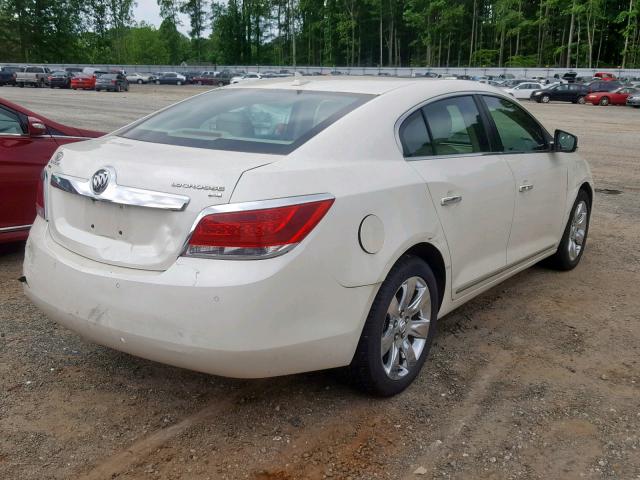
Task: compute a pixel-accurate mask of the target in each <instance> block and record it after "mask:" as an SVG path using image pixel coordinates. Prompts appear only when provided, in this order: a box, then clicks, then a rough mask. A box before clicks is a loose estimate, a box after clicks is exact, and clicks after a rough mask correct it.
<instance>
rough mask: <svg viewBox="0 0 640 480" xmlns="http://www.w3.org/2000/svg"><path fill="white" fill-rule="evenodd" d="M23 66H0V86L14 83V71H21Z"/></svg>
mask: <svg viewBox="0 0 640 480" xmlns="http://www.w3.org/2000/svg"><path fill="white" fill-rule="evenodd" d="M22 68H23V67H2V68H0V86H1V85H13V86H15V85H16V73H17V72H20V71H22Z"/></svg>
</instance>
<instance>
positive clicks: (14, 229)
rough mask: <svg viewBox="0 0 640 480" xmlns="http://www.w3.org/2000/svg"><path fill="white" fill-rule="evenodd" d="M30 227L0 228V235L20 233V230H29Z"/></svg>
mask: <svg viewBox="0 0 640 480" xmlns="http://www.w3.org/2000/svg"><path fill="white" fill-rule="evenodd" d="M30 228H31V225H16V226H15V227H0V233H9V232H20V231H21V230H29V229H30Z"/></svg>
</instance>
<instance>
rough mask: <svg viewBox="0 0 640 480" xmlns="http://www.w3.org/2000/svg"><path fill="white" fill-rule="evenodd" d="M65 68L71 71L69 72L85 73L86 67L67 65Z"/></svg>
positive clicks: (66, 70)
mask: <svg viewBox="0 0 640 480" xmlns="http://www.w3.org/2000/svg"><path fill="white" fill-rule="evenodd" d="M64 70H65V72H69V73H83V72H84V68H83V67H67V68H65V69H64Z"/></svg>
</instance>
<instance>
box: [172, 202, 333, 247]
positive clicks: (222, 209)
mask: <svg viewBox="0 0 640 480" xmlns="http://www.w3.org/2000/svg"><path fill="white" fill-rule="evenodd" d="M335 198H336V197H334V196H333V195H330V194H328V193H314V194H311V195H298V196H294V197H284V198H273V199H270V200H257V201H253V202H239V203H225V204H223V205H212V206H210V207H207V208H205V209H204V210H202V211H201V212H200V213H199V214H198V215H197V216H196V219H195V220H194V221H193V224H192V225H191V228H190V229H189V233H188V234H187V238H186V239H185V241H184V243H183V245H182V249H181V250H180V255H179V256H180V257H182V256H187V257H191V258H193V257H195V258H210V259H217V260H263V259H267V258H274V257H278V256H280V255H284V254H285V253H287V252H288V251H290V250H292V249H293V248H294V247H295V246H296V245H298V244H297V243H293V244H291V245H287V246H286V247H285V248H283V249H281V250H277V251H275V252H272V253H270V254H268V255H264V256H256V257H253V256H241V255H219V256H215V255H206V256H205V255H187V249H188V248H189V241H190V240H191V237H192V235H193V232H194V231H195V230H196V227H197V226H198V223H200V220H202V218H203V217H206V216H207V215H213V214H215V213H230V212H246V211H249V210H264V209H267V208H278V207H288V206H290V205H300V204H303V203H311V202H321V201H323V200H333V199H335Z"/></svg>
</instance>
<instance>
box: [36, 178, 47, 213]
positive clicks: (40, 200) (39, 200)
mask: <svg viewBox="0 0 640 480" xmlns="http://www.w3.org/2000/svg"><path fill="white" fill-rule="evenodd" d="M46 178H47V173H46V171H45V170H42V173H41V174H40V179H39V180H38V187H37V189H36V213H37V214H38V215H39V216H40V217H42V218H43V219H44V220H46V219H47V215H46V210H45V202H44V182H45V181H46Z"/></svg>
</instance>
